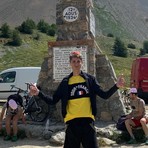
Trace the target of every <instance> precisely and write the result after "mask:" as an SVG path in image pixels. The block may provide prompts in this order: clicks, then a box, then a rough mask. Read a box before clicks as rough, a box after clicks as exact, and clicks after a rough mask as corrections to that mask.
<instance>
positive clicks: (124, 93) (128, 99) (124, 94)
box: [121, 89, 130, 110]
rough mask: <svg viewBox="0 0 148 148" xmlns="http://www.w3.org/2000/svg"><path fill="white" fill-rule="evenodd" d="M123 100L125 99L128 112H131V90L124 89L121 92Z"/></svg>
mask: <svg viewBox="0 0 148 148" xmlns="http://www.w3.org/2000/svg"><path fill="white" fill-rule="evenodd" d="M121 98H122V99H123V103H124V105H125V108H126V109H127V110H130V96H129V89H124V90H122V91H121Z"/></svg>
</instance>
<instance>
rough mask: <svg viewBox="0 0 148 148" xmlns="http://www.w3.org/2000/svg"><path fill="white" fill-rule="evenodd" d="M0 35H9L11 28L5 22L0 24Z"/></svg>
mask: <svg viewBox="0 0 148 148" xmlns="http://www.w3.org/2000/svg"><path fill="white" fill-rule="evenodd" d="M1 36H2V37H4V38H10V37H11V30H10V27H9V25H8V24H7V23H5V24H3V25H2V26H1Z"/></svg>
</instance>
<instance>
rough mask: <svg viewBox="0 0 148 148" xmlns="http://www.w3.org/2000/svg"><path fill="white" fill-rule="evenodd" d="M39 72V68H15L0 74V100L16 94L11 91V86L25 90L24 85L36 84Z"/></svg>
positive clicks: (25, 86)
mask: <svg viewBox="0 0 148 148" xmlns="http://www.w3.org/2000/svg"><path fill="white" fill-rule="evenodd" d="M40 70H41V67H16V68H10V69H7V70H4V71H2V72H0V99H1V100H4V99H6V98H8V96H9V95H11V94H14V93H16V91H15V89H13V90H12V89H11V88H12V87H11V86H12V85H15V86H16V87H19V88H21V89H23V90H26V89H27V85H26V84H25V83H37V80H38V76H39V72H40Z"/></svg>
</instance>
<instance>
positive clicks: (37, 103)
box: [11, 83, 49, 122]
mask: <svg viewBox="0 0 148 148" xmlns="http://www.w3.org/2000/svg"><path fill="white" fill-rule="evenodd" d="M25 84H26V85H27V89H26V90H23V89H21V88H19V87H16V86H15V85H11V90H12V89H14V88H15V89H17V95H21V96H22V100H23V109H24V114H26V115H29V117H30V118H31V119H32V120H33V121H36V122H43V121H45V120H46V119H47V117H48V114H49V105H48V104H47V103H46V102H45V101H44V100H42V99H40V98H39V97H38V96H29V86H30V84H29V83H25Z"/></svg>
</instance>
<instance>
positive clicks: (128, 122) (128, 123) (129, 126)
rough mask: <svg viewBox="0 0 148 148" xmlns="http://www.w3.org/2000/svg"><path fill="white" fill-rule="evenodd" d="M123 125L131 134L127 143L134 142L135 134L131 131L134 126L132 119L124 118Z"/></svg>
mask: <svg viewBox="0 0 148 148" xmlns="http://www.w3.org/2000/svg"><path fill="white" fill-rule="evenodd" d="M125 126H126V129H127V131H128V133H129V134H130V136H131V139H130V140H129V142H128V144H132V143H136V140H135V136H134V134H133V131H132V127H134V126H135V123H134V122H133V121H132V119H127V120H125Z"/></svg>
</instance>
